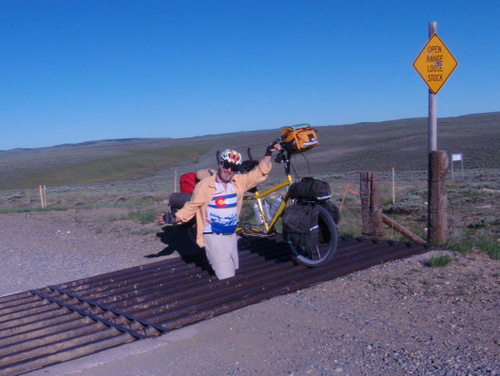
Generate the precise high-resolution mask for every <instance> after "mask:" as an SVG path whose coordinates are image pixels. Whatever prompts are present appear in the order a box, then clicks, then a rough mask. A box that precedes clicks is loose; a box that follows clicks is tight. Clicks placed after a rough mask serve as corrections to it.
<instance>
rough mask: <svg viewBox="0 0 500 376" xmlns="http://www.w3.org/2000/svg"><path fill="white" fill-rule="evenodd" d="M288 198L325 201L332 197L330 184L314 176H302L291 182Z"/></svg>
mask: <svg viewBox="0 0 500 376" xmlns="http://www.w3.org/2000/svg"><path fill="white" fill-rule="evenodd" d="M289 192H290V198H296V199H302V200H311V201H326V200H329V199H330V198H331V197H332V192H331V191H330V185H329V184H328V183H327V182H326V181H324V180H317V179H314V178H310V177H307V178H303V179H302V180H301V181H299V182H297V183H293V184H292V185H291V186H290V189H289Z"/></svg>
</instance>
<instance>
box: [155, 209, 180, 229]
mask: <svg viewBox="0 0 500 376" xmlns="http://www.w3.org/2000/svg"><path fill="white" fill-rule="evenodd" d="M156 219H157V220H158V223H159V224H160V226H163V225H174V224H176V222H177V218H176V216H175V214H173V213H171V212H167V213H161V214H158V216H157V217H156Z"/></svg>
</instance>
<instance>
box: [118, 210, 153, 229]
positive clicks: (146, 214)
mask: <svg viewBox="0 0 500 376" xmlns="http://www.w3.org/2000/svg"><path fill="white" fill-rule="evenodd" d="M157 215H158V211H157V210H154V209H148V210H140V211H132V212H130V213H128V215H126V216H124V217H123V218H122V219H131V220H134V221H137V222H140V223H141V224H143V225H145V224H147V223H152V222H155V221H156V216H157Z"/></svg>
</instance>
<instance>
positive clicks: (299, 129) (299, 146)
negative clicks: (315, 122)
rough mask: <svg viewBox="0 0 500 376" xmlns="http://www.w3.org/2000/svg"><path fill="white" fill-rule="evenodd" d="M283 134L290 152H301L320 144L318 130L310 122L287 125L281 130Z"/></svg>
mask: <svg viewBox="0 0 500 376" xmlns="http://www.w3.org/2000/svg"><path fill="white" fill-rule="evenodd" d="M281 136H282V139H283V142H284V144H285V148H286V150H288V151H289V152H290V154H299V153H302V152H304V151H307V150H309V149H312V148H313V147H315V146H318V145H319V141H318V135H317V134H316V130H315V129H313V128H311V126H310V125H309V124H300V125H295V126H293V127H286V128H284V129H283V131H282V132H281Z"/></svg>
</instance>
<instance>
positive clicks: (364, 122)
mask: <svg viewBox="0 0 500 376" xmlns="http://www.w3.org/2000/svg"><path fill="white" fill-rule="evenodd" d="M496 113H500V111H491V112H481V113H471V114H463V115H457V116H446V117H438V126H439V119H450V118H458V117H466V116H475V115H488V114H496ZM412 119H427V116H417V117H407V118H400V119H388V120H380V121H360V122H356V123H349V124H325V125H315V126H316V127H342V126H350V125H359V124H376V123H385V122H396V121H403V120H412ZM290 125H293V124H290ZM273 129H280V127H277V128H268V129H252V130H241V131H233V132H226V133H210V134H202V135H197V136H186V137H125V138H107V139H102V140H87V141H82V142H67V143H61V144H57V145H50V146H41V147H35V148H22V147H18V148H13V149H5V150H0V152H9V151H23V150H37V149H50V148H57V147H64V146H84V145H86V144H94V143H108V142H109V143H111V142H133V141H147V140H179V139H184V138H196V137H207V136H220V135H229V134H237V133H245V132H262V131H271V130H273ZM499 131H500V128H499Z"/></svg>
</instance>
